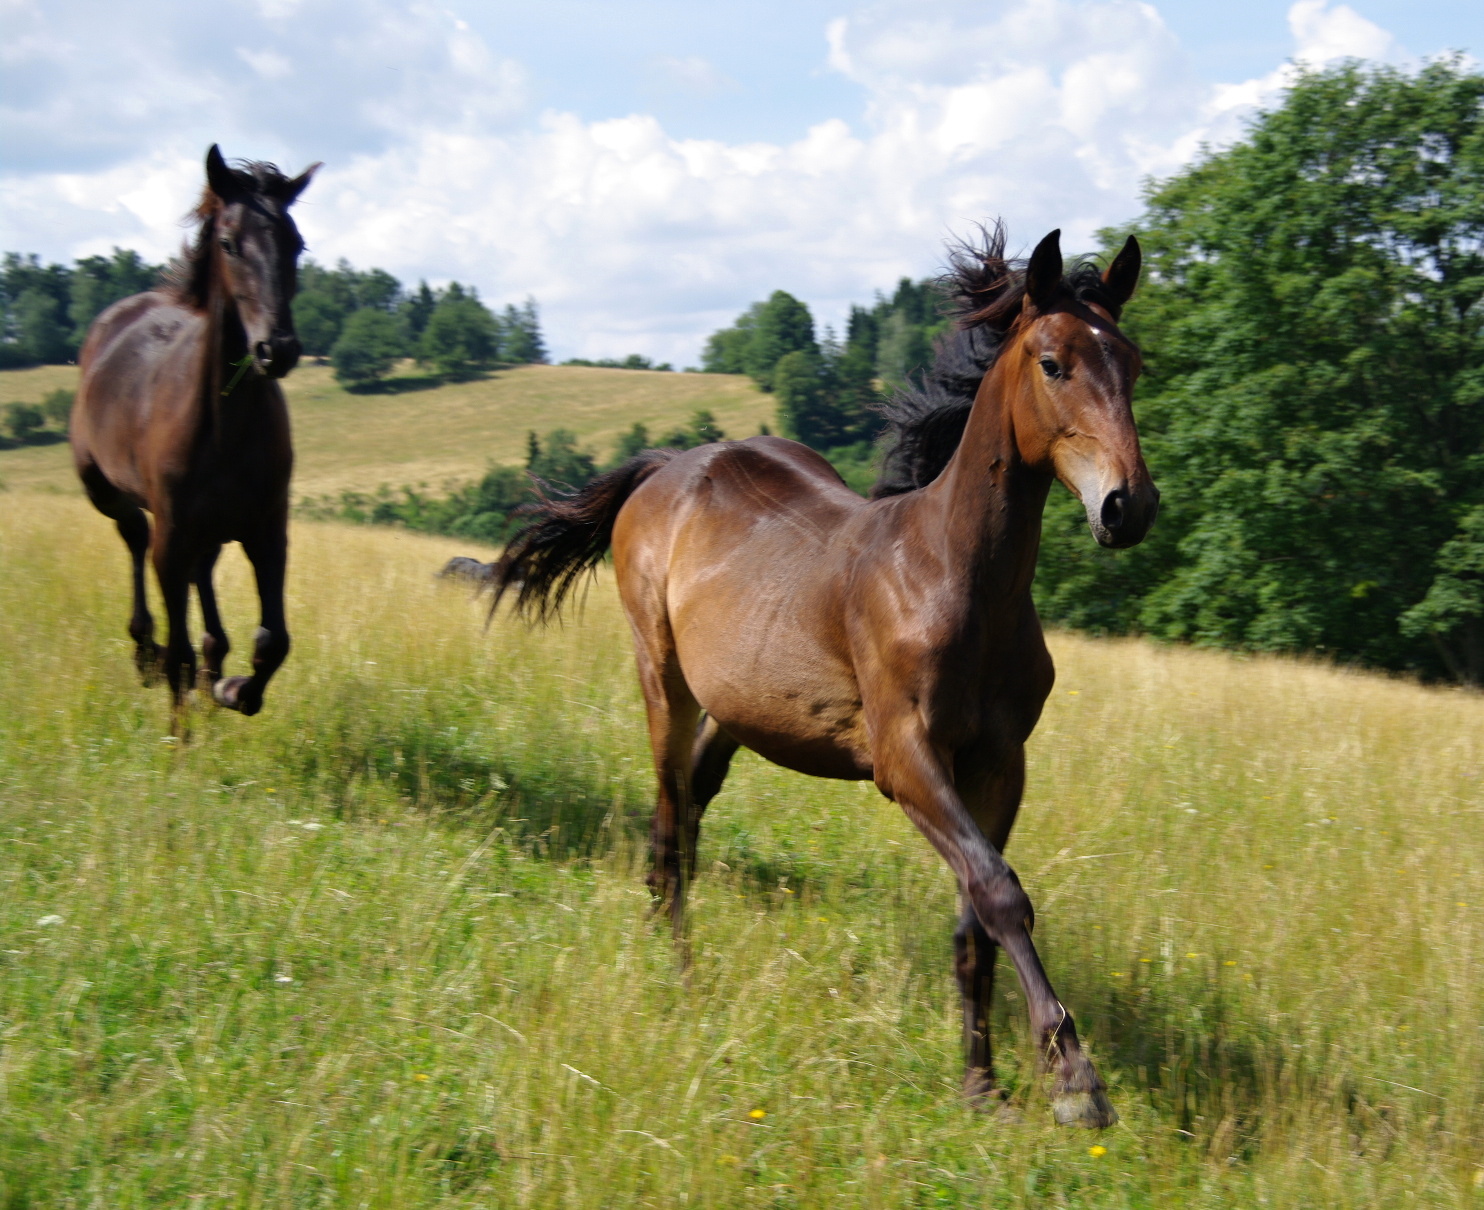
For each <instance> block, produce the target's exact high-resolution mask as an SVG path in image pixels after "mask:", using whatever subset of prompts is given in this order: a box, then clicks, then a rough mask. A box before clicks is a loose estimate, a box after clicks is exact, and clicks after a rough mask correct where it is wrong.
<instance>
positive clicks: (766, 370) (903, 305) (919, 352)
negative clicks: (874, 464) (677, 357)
mask: <svg viewBox="0 0 1484 1210" xmlns="http://www.w3.org/2000/svg"><path fill="white" fill-rule="evenodd" d="M939 309H940V300H939V295H938V292H937V289H936V287H935V286H934V284H933V282H932V281H931V280H926V281H921V282H913V281H912V280H911V279H910V278H905V277H904V278H902V280H901V281H900V282H898V283H897V288H896V291H895V292H894V293H893V295H892V297H891V298H890V299H888V298H886V297H884V296H883V295H880V294H878V295H877V296H876V303H875V306H874V307H872V308H869V309H868V308H865V307H859V306H852V307H851V309H850V321H849V325H848V327H847V329H846V338H845V345H844V347H843V348H842V347H841V346H840V345H839V344H838V343H837V341H836V340H835V337H834V335H833V333H832V332H830V331H829V330H826V333H825V338H824V340H823V341H821V342H816V341H815V339H814V322H813V319H812V317H811V316H810V314H809V309H808V307H806V306H805V305H804V304H803V303H801V302H799V301H798V299H796V298H794V297H793V296H792V295H789V294H786V293H784V292H783V291H781V290H779V291H777V292H775V293H774V294H773V295H772V297H771V298H769V299H768V301H767V302H761V303H754V304H753V305H752V306H751V307H750V308H749V309H748V310H747V311H746V312H745V313H744V314H743V315H741V316H739V317H738V319H737V322H736V323H735V324H733V325H732V326H731V327H730V328H725V329H723V330H722V331H720V332H714V333H712V335H711V337H710V339H709V340H708V341H707V342H706V350H705V353H704V354H703V356H702V359H701V364H702V369H703V370H705V371H706V372H707V373H714V374H742V373H745V374H748V375H750V376H751V377H752V378H753V380H754V381H755V382H756V383H757V384H758V385H759V386H760V387H762V388H763V389H764V390H765V391H773V392H774V393H775V394H777V396H778V424H779V428H780V429H781V430H782V431H783V433H784V434H785V435H787V436H789V437H792V438H793V439H794V440H796V441H802V442H804V443H805V444H806V445H809V446H811V447H812V448H814V449H817V450H820V451H822V452H828V451H831V450H834V449H837V448H844V447H852V448H853V447H854V446H856V445H858V444H859V443H860V442H862V441H869V440H871V439H872V438H874V437H875V436H876V434H877V433H878V432H879V431H880V428H881V423H880V419H879V417H878V416H877V414H876V411H875V404H876V403H877V401H878V399H879V398H880V394H881V389H883V388H884V389H895V388H897V387H900V386H902V385H904V384H905V383H906V381H907V378H908V376H909V375H910V374H912V373H913V372H915V371H917V370H920V369H921V368H923V367H924V366H926V365H928V364H929V363H930V361H931V359H932V340H933V337H934V336H936V335H937V334H938V333H939V332H941V331H942V330H943V328H944V327H945V323H944V321H943V320H941V319H940V318H939V314H938V313H939ZM847 461H850V462H851V464H852V465H853V466H854V465H856V464H855V463H854V461H853V458H851V457H847Z"/></svg>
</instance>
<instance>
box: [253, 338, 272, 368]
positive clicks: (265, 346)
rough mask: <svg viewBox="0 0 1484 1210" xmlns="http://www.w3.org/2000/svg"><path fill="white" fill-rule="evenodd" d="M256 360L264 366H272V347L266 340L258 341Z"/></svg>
mask: <svg viewBox="0 0 1484 1210" xmlns="http://www.w3.org/2000/svg"><path fill="white" fill-rule="evenodd" d="M257 353H258V360H259V361H261V362H262V363H263V364H264V365H265V366H271V365H272V364H273V345H272V344H271V343H269V342H268V341H266V340H260V341H258V349H257Z"/></svg>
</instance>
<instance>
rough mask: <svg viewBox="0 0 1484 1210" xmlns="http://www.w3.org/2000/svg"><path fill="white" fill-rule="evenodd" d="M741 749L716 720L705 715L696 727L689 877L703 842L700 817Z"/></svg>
mask: <svg viewBox="0 0 1484 1210" xmlns="http://www.w3.org/2000/svg"><path fill="white" fill-rule="evenodd" d="M738 747H739V745H738V743H737V741H736V740H734V739H733V738H732V737H731V736H730V735H728V734H727V733H726V732H725V731H723V730H722V729H721V727H720V725H719V724H718V723H717V721H716V720H715V719H714V718H712V717H711V716H710V715H709V714H708V715H705V716H704V717H703V718H702V719H701V721H700V723H699V724H698V725H697V727H696V738H695V742H694V743H693V744H692V745H691V774H690V792H691V803H692V809H691V811H690V814H689V817H688V822H689V829H688V835H687V837H686V842H685V845H684V849H685V853H686V857H687V867H686V877H687V878H690V879H693V878H695V876H696V850H697V849H698V848H699V847H700V843H701V816H702V815H704V814H705V813H706V806H707V804H708V803H710V801H711V800H712V799H713V798H715V797H716V796H717V795H718V794H719V793H721V784H722V782H724V781H725V780H726V777H727V770H728V769H729V768H730V767H731V764H732V757H733V756H735V755H736V753H737V748H738Z"/></svg>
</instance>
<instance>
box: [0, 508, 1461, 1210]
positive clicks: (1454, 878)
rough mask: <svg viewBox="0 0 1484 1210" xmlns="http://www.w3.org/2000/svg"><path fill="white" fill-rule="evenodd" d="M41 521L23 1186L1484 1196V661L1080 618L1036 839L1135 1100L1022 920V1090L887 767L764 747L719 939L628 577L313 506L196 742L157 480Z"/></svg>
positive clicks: (20, 1039) (1454, 1200)
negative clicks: (798, 764)
mask: <svg viewBox="0 0 1484 1210" xmlns="http://www.w3.org/2000/svg"><path fill="white" fill-rule="evenodd" d="M0 550H3V551H4V559H5V568H6V574H5V575H4V576H3V577H0V932H3V936H4V945H3V952H0V964H3V972H4V973H3V980H0V1047H3V1049H0V1181H3V1186H0V1206H4V1207H6V1208H7V1210H18V1208H20V1207H85V1206H86V1207H91V1206H106V1207H109V1208H110V1210H112V1208H115V1207H146V1206H148V1207H161V1206H181V1207H198V1206H201V1207H208V1206H224V1207H225V1206H231V1207H291V1206H292V1207H299V1206H303V1207H321V1206H326V1207H328V1206H367V1207H387V1208H393V1207H395V1208H399V1210H400V1208H402V1207H419V1206H434V1205H437V1206H440V1207H441V1206H458V1207H475V1206H483V1207H507V1206H539V1207H557V1206H561V1207H568V1206H571V1207H586V1206H592V1207H599V1206H605V1207H606V1206H629V1205H652V1206H666V1207H668V1206H676V1205H681V1204H685V1205H692V1206H717V1207H721V1206H726V1207H730V1206H779V1207H788V1206H836V1205H862V1206H883V1207H885V1206H892V1207H896V1206H914V1207H937V1206H965V1207H968V1206H975V1207H977V1206H985V1205H994V1206H1017V1205H1027V1206H1077V1207H1144V1206H1159V1207H1165V1206H1182V1207H1184V1206H1197V1207H1204V1206H1241V1207H1247V1206H1256V1205H1265V1206H1273V1207H1311V1206H1318V1205H1324V1206H1355V1207H1368V1206H1410V1205H1418V1206H1461V1207H1471V1206H1474V1207H1476V1206H1479V1205H1481V1204H1484V1177H1481V1175H1480V1174H1481V1173H1484V1113H1481V1110H1480V1097H1481V1093H1484V1029H1481V1023H1484V949H1481V942H1484V826H1481V825H1484V789H1481V779H1484V700H1481V698H1480V697H1479V696H1477V695H1466V694H1463V693H1459V692H1444V691H1435V690H1427V689H1422V688H1419V687H1417V686H1414V685H1411V684H1407V683H1403V682H1397V681H1389V680H1385V679H1381V678H1376V677H1370V676H1363V675H1355V674H1348V673H1344V672H1339V671H1335V670H1331V669H1327V668H1323V667H1317V666H1308V665H1303V664H1295V663H1285V662H1280V661H1275V660H1258V659H1254V660H1237V659H1233V658H1231V657H1227V656H1222V655H1218V654H1214V653H1206V652H1192V651H1183V650H1167V649H1159V648H1156V647H1153V646H1150V645H1146V644H1141V643H1134V642H1094V641H1089V640H1083V639H1078V638H1075V637H1070V636H1055V638H1054V651H1055V655H1056V657H1057V661H1058V665H1059V668H1060V679H1059V682H1058V686H1057V689H1056V692H1055V694H1054V696H1053V697H1052V699H1051V701H1050V702H1049V703H1048V707H1047V710H1046V714H1045V717H1044V719H1043V721H1042V724H1041V726H1040V728H1039V730H1038V731H1037V733H1036V736H1035V738H1034V740H1033V742H1032V747H1031V769H1030V790H1029V795H1028V800H1027V804H1026V809H1025V811H1024V814H1023V816H1022V820H1021V824H1020V828H1019V830H1018V831H1017V834H1016V837H1015V840H1014V843H1013V844H1012V846H1011V849H1010V856H1011V859H1012V861H1013V862H1014V863H1015V865H1016V867H1017V869H1018V870H1019V872H1020V874H1021V876H1022V878H1023V880H1024V882H1025V883H1026V885H1027V888H1028V889H1029V890H1030V892H1031V895H1032V897H1033V899H1034V901H1035V903H1036V906H1037V913H1038V917H1037V918H1038V922H1039V923H1038V927H1037V941H1038V944H1039V945H1040V947H1041V950H1042V953H1043V955H1044V957H1045V960H1046V963H1047V966H1048V969H1049V970H1050V972H1051V975H1052V978H1053V979H1054V981H1055V983H1056V986H1057V990H1058V992H1059V994H1060V995H1061V997H1062V998H1063V999H1064V1000H1065V1001H1066V1003H1067V1004H1068V1006H1069V1007H1070V1008H1071V1009H1072V1011H1073V1012H1074V1013H1076V1014H1077V1018H1078V1022H1079V1027H1080V1029H1081V1031H1082V1033H1083V1034H1084V1036H1085V1037H1087V1038H1088V1039H1089V1042H1090V1046H1091V1049H1092V1052H1093V1054H1094V1057H1095V1058H1096V1060H1097V1062H1098V1063H1099V1065H1100V1068H1101V1070H1102V1072H1103V1074H1104V1076H1105V1078H1106V1079H1107V1080H1108V1082H1109V1084H1110V1086H1111V1092H1112V1096H1113V1100H1114V1102H1115V1104H1116V1105H1117V1107H1118V1109H1119V1111H1120V1112H1121V1114H1122V1115H1123V1121H1122V1123H1121V1124H1120V1125H1119V1126H1118V1127H1117V1128H1115V1129H1113V1130H1111V1131H1108V1132H1106V1133H1104V1134H1103V1135H1101V1136H1098V1137H1093V1136H1089V1135H1086V1134H1083V1133H1074V1132H1068V1131H1063V1130H1058V1129H1057V1128H1056V1127H1054V1126H1052V1125H1051V1124H1050V1113H1049V1109H1048V1106H1047V1104H1046V1100H1045V1096H1044V1093H1043V1091H1042V1089H1041V1087H1040V1085H1039V1082H1038V1081H1037V1079H1036V1077H1035V1074H1034V1061H1033V1060H1034V1056H1033V1055H1030V1054H1028V1053H1027V1050H1026V1040H1025V1031H1024V1027H1023V1002H1022V1001H1021V1000H1020V998H1019V997H1018V994H1017V993H1016V991H1015V988H1014V982H1013V978H1012V977H1010V976H1009V974H1008V971H1007V970H1006V969H1005V968H1004V967H1003V966H1002V975H1001V983H1000V990H999V992H998V993H997V995H998V997H999V1000H1000V1004H999V1007H998V1010H997V1018H998V1024H997V1029H998V1036H999V1038H1000V1039H1001V1051H1000V1055H1001V1064H1002V1067H1003V1069H1004V1071H1005V1073H1006V1074H1007V1075H1008V1077H1009V1079H1010V1081H1011V1083H1013V1084H1014V1086H1015V1087H1016V1089H1017V1093H1016V1096H1017V1099H1018V1101H1019V1102H1020V1103H1021V1104H1022V1106H1023V1108H1024V1113H1025V1118H1024V1122H1023V1123H1022V1124H1020V1125H999V1124H995V1123H993V1122H990V1121H986V1120H984V1119H982V1118H980V1117H976V1116H975V1115H973V1114H971V1113H969V1112H968V1111H966V1110H965V1108H964V1107H963V1106H962V1104H961V1103H960V1101H959V1098H958V1093H957V1088H958V1078H959V1071H960V1059H959V1054H958V1036H957V1021H956V1017H957V1011H956V1003H955V997H954V994H953V991H952V985H951V978H950V973H949V969H950V968H949V962H950V941H949V939H950V933H951V929H952V921H953V915H954V908H953V888H952V884H951V880H950V878H949V876H948V874H947V872H946V870H945V869H944V867H943V866H942V863H941V862H940V861H939V860H938V859H937V858H936V857H935V856H934V855H933V854H932V853H931V851H930V850H929V849H928V847H927V845H926V843H925V842H923V841H922V840H921V839H920V838H919V837H918V836H917V835H916V834H915V833H914V832H913V831H912V829H911V828H910V827H909V826H908V825H907V823H906V822H905V821H904V819H903V818H902V816H901V813H900V812H899V811H898V810H897V809H896V808H895V807H893V806H891V805H890V804H888V803H886V802H884V801H883V800H882V799H881V798H880V797H879V796H878V795H877V794H876V793H875V792H874V790H872V789H870V788H869V787H860V786H856V785H846V784H835V783H826V782H821V781H813V780H809V779H805V778H801V777H797V776H794V775H791V774H788V773H786V772H783V771H781V770H778V769H776V768H773V767H771V766H768V765H766V764H764V763H763V762H761V761H760V760H757V759H756V758H751V757H746V756H743V757H742V758H739V760H738V762H737V766H736V771H735V773H734V776H733V778H732V779H731V780H730V781H729V783H728V785H727V788H726V789H725V790H724V792H723V793H722V795H721V797H720V798H719V799H718V800H717V802H716V803H715V805H714V806H713V808H712V812H711V813H710V815H709V816H708V819H707V821H706V826H705V830H704V833H703V837H702V851H701V865H702V869H703V871H704V873H703V876H702V877H701V878H700V879H699V882H698V885H697V887H696V890H695V895H694V898H693V914H692V927H693V942H694V949H695V954H696V960H695V965H694V969H693V971H692V973H691V975H690V977H689V979H688V980H686V979H683V978H682V976H681V974H680V972H679V971H678V969H677V966H676V963H675V961H674V957H673V953H672V949H671V945H670V942H669V939H668V933H667V928H666V927H665V925H664V924H663V922H661V921H657V920H653V919H651V918H650V916H649V911H648V903H647V898H646V895H645V894H644V891H643V886H642V874H643V853H642V831H643V827H644V821H645V818H646V815H647V805H648V801H649V796H650V787H649V775H648V769H647V754H646V751H645V743H644V738H643V736H644V728H643V711H642V706H641V704H640V701H639V698H638V694H637V691H636V689H635V685H634V678H633V674H632V671H631V666H630V658H629V654H628V640H627V636H626V628H625V626H624V623H623V621H622V617H621V614H620V613H619V611H618V610H617V608H616V604H615V602H614V599H613V597H612V595H611V591H610V588H609V586H608V584H607V583H606V582H604V583H600V584H599V585H598V586H597V587H596V588H595V589H594V590H593V592H592V593H591V595H590V597H589V599H588V604H587V608H586V610H585V612H584V614H583V615H582V616H581V617H580V618H578V617H576V616H573V617H572V618H570V619H569V620H568V621H567V623H566V624H565V625H563V626H561V627H555V628H553V629H551V630H549V631H546V632H535V633H532V632H528V631H526V630H524V629H522V628H520V627H517V626H515V625H513V624H511V623H509V622H507V621H505V620H504V619H501V620H499V621H497V622H496V623H495V624H494V625H493V626H492V627H491V628H490V630H489V632H488V633H487V634H486V633H485V632H484V631H483V630H482V623H483V609H482V608H481V607H480V606H479V605H478V604H476V603H474V602H471V601H470V599H469V598H468V596H467V595H466V593H464V592H463V591H461V590H459V589H455V588H450V587H449V586H447V585H444V584H440V583H438V582H435V581H434V580H433V578H432V576H431V574H430V573H431V572H432V571H433V570H434V569H436V567H437V566H438V565H439V564H440V563H441V562H442V560H443V559H444V558H446V557H447V556H448V555H449V554H450V553H454V552H455V551H460V552H462V551H463V550H464V548H463V547H462V546H460V545H457V544H453V543H449V542H445V541H439V540H434V539H425V538H419V537H416V536H413V535H409V534H406V533H402V532H398V531H387V530H372V529H355V528H342V527H334V526H327V525H300V526H297V527H296V529H295V532H294V547H293V555H292V562H291V573H290V613H289V617H290V623H291V626H292V629H293V631H294V640H295V647H294V651H293V654H292V655H291V656H290V658H289V661H288V663H287V664H286V665H285V667H284V670H283V672H282V673H281V674H280V677H279V679H278V680H277V681H275V683H274V685H273V687H272V689H271V691H270V693H269V696H268V703H267V707H266V709H265V712H264V714H262V715H261V716H259V717H258V718H255V719H243V718H241V717H239V716H236V715H233V714H229V713H226V712H220V711H215V710H212V709H210V708H207V707H204V706H203V707H200V708H199V709H198V710H197V711H196V712H195V714H194V715H193V719H192V727H193V733H192V736H191V739H190V743H189V744H188V745H184V746H181V745H173V744H171V743H168V742H166V741H165V740H164V739H163V738H162V737H163V736H164V734H165V729H166V719H167V708H166V702H165V698H164V695H163V692H162V691H160V690H158V689H156V690H144V689H141V688H139V687H138V686H137V685H136V684H135V683H134V682H133V680H132V676H131V669H132V665H131V662H130V659H129V650H128V644H127V640H126V639H125V637H124V623H125V619H126V614H127V609H126V599H125V592H126V589H125V575H124V571H125V559H124V554H123V550H122V547H121V545H120V544H119V543H118V540H117V538H116V536H115V535H114V533H113V532H112V527H111V526H109V525H108V524H107V522H105V521H104V520H103V519H102V518H100V517H98V516H96V515H94V514H92V513H91V512H90V511H89V510H88V509H87V507H86V505H84V504H83V503H81V502H80V501H76V500H71V499H64V498H60V497H55V496H37V495H25V494H21V493H12V494H11V495H10V496H8V497H7V498H6V507H5V508H4V509H3V510H0ZM221 578H222V581H223V593H222V596H223V607H224V612H225V615H226V620H227V626H228V629H229V631H230V632H231V634H232V635H233V638H234V640H235V641H236V642H237V643H238V645H239V647H238V652H237V653H236V654H234V656H233V657H232V660H231V664H232V665H235V666H239V667H240V666H241V663H242V658H243V657H242V652H243V650H244V649H245V648H246V646H247V643H248V641H249V639H250V633H251V626H252V622H253V620H254V618H255V613H254V609H253V606H252V602H251V596H250V592H249V586H250V577H249V576H248V574H247V571H246V569H245V567H244V565H243V564H242V562H241V560H240V558H239V557H237V556H236V555H235V553H234V554H232V555H231V556H230V557H226V558H224V559H223V566H222V577H221ZM754 1110H761V1111H763V1113H764V1114H765V1116H764V1117H762V1118H761V1119H754V1118H753V1117H752V1116H751V1114H752V1112H753V1111H754ZM1095 1143H1096V1144H1099V1145H1101V1146H1104V1147H1106V1148H1107V1153H1106V1154H1104V1155H1093V1154H1090V1152H1089V1148H1090V1147H1091V1146H1092V1145H1093V1144H1095Z"/></svg>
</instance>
